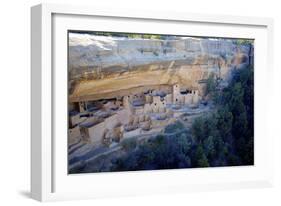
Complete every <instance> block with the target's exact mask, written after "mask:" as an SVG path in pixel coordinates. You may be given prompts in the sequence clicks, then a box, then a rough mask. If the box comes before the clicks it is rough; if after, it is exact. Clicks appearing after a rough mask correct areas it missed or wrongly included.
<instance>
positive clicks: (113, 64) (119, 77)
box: [69, 33, 253, 102]
mask: <svg viewBox="0 0 281 206" xmlns="http://www.w3.org/2000/svg"><path fill="white" fill-rule="evenodd" d="M252 50H253V49H252V46H251V45H248V44H247V45H246V44H245V45H237V44H236V43H235V42H234V41H232V40H229V39H228V40H227V39H210V38H187V37H178V38H173V39H166V40H158V39H130V38H123V37H104V36H95V35H90V34H75V33H70V34H69V80H70V81H69V89H70V101H72V102H75V101H83V100H95V99H99V98H112V97H115V96H118V95H120V96H122V95H126V94H127V93H132V92H134V90H135V89H136V88H138V90H140V89H141V88H143V90H145V89H147V88H148V87H153V86H157V87H159V86H161V85H162V86H163V88H164V87H165V86H167V85H172V84H175V83H179V84H180V85H181V88H188V89H199V91H200V92H202V82H204V80H205V79H207V78H208V76H209V75H210V74H211V73H215V75H216V76H218V77H220V78H222V79H223V80H225V81H228V79H229V78H230V77H231V71H232V70H233V69H236V68H239V67H241V66H243V65H244V64H249V63H250V61H251V59H252V56H251V55H252V53H253V51H252Z"/></svg>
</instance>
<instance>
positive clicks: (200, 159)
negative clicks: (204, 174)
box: [196, 144, 210, 167]
mask: <svg viewBox="0 0 281 206" xmlns="http://www.w3.org/2000/svg"><path fill="white" fill-rule="evenodd" d="M196 160H197V167H209V166H210V165H209V162H208V159H207V157H206V155H205V153H204V150H203V147H202V145H201V144H200V145H199V146H198V147H197V150H196Z"/></svg>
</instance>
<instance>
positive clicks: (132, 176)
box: [31, 4, 273, 201]
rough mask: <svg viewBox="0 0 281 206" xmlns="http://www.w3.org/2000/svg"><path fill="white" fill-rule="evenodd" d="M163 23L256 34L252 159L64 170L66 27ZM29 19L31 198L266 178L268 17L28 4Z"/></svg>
mask: <svg viewBox="0 0 281 206" xmlns="http://www.w3.org/2000/svg"><path fill="white" fill-rule="evenodd" d="M97 19H98V20H97ZM99 21H101V22H102V24H101V23H99ZM116 23H118V24H116ZM156 24H157V26H155V25H156ZM116 25H118V27H117V26H116ZM133 25H137V26H133ZM166 25H169V26H171V28H173V29H174V30H173V32H171V33H172V34H189V35H195V36H200V35H201V36H222V37H225V36H227V37H241V38H243V37H244V38H249V37H251V38H254V39H255V40H257V41H256V42H255V69H256V70H255V165H254V166H243V167H225V168H202V169H182V170H163V171H145V172H122V173H120V172H117V173H111V174H108V173H107V174H87V175H70V176H69V175H68V174H67V170H66V169H65V168H67V161H65V160H66V158H67V153H66V147H64V146H65V142H66V138H67V136H66V127H64V126H65V125H66V124H65V121H66V120H65V118H66V116H67V115H66V114H67V113H66V110H64V109H63V108H64V107H65V108H66V107H67V106H66V104H65V103H66V102H67V96H66V95H67V92H66V91H67V90H66V88H67V87H66V84H67V77H66V72H67V70H66V69H65V67H66V66H67V56H66V54H67V49H66V47H65V46H66V43H67V41H66V40H67V36H65V32H66V31H67V30H68V29H75V28H76V29H82V30H83V29H85V30H86V29H88V30H91V28H97V27H98V28H97V30H102V29H106V28H107V31H108V30H110V28H111V30H112V31H116V29H119V30H120V31H123V32H140V31H142V32H152V33H163V34H165V33H167V30H166V28H165V27H167V26H166ZM185 25H188V26H187V27H184V26H185ZM31 26H32V28H31V50H32V51H31V56H32V59H31V82H32V84H31V94H32V98H31V109H32V115H31V125H32V128H31V196H32V198H34V199H36V200H39V201H53V200H69V199H83V198H96V197H112V196H122V195H138V194H151V193H172V192H188V191H209V190H214V189H221V190H224V189H238V188H249V187H269V186H272V185H273V150H272V149H273V136H272V133H270V130H269V126H268V125H269V123H268V122H269V121H267V112H266V111H267V109H268V108H270V106H271V102H270V98H268V97H266V91H267V90H270V89H271V88H272V85H271V79H272V76H273V53H272V52H273V32H272V30H273V20H272V19H269V18H258V17H238V16H222V15H202V14H190V13H176V12H175V13H169V14H167V13H164V12H163V13H161V12H151V11H149V12H148V11H133V10H130V11H128V10H114V9H109V8H93V7H87V6H70V5H57V4H40V5H37V6H34V7H32V8H31ZM70 27H71V28H70ZM78 27H79V28H78ZM181 28H185V29H181ZM188 28H192V31H191V29H188ZM58 68H59V69H58ZM265 85H266V87H265ZM62 127H64V128H62ZM59 137H60V138H59ZM64 138H65V140H64Z"/></svg>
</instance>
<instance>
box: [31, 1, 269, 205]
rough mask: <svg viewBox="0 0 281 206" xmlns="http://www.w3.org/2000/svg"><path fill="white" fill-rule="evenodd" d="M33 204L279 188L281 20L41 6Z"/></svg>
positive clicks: (36, 25)
mask: <svg viewBox="0 0 281 206" xmlns="http://www.w3.org/2000/svg"><path fill="white" fill-rule="evenodd" d="M31 12H32V19H31V23H32V31H31V34H32V35H31V40H32V151H31V153H32V154H31V161H32V168H31V171H32V174H31V177H32V178H31V179H32V181H31V193H32V197H33V198H35V199H37V200H41V201H48V200H64V199H81V198H94V197H107V196H121V195H132V194H150V193H165V192H166V193H167V192H179V191H204V190H212V189H228V188H231V189H233V188H245V187H265V186H271V185H272V182H273V179H272V178H273V176H272V157H273V153H272V141H273V137H272V134H270V131H269V127H268V124H269V123H268V121H267V109H268V108H269V107H270V101H269V98H267V91H268V90H270V88H271V83H270V80H271V77H272V41H273V37H272V28H273V23H272V20H271V19H267V18H256V17H255V18H254V17H232V16H215V15H197V14H185V13H171V14H169V15H167V14H166V13H165V14H164V13H159V12H153V13H152V12H146V11H121V10H118V11H116V10H111V9H98V8H89V7H77V6H75V7H73V6H64V5H54V4H43V5H38V6H35V7H33V8H32V10H31Z"/></svg>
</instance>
